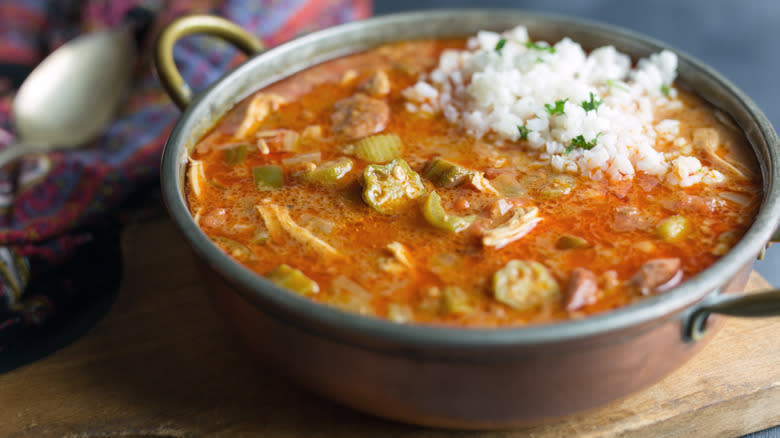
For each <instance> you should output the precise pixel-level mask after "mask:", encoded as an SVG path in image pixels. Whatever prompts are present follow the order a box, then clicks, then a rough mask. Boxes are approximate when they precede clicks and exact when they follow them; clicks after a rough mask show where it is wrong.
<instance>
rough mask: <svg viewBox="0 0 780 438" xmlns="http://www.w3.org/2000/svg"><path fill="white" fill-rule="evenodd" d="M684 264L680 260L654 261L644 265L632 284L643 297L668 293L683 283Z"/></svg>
mask: <svg viewBox="0 0 780 438" xmlns="http://www.w3.org/2000/svg"><path fill="white" fill-rule="evenodd" d="M681 265H682V262H680V259H679V258H668V259H653V260H650V261H648V262H646V263H645V264H644V265H642V266H641V267H640V268H639V270H638V271H636V274H634V276H633V277H632V278H631V282H632V283H633V284H634V285H636V286H637V287H638V288H639V291H640V292H641V293H642V295H650V294H652V293H661V292H666V291H668V290H669V289H671V288H673V287H675V286H677V285H678V284H680V281H682V277H683V272H682V269H680V267H681Z"/></svg>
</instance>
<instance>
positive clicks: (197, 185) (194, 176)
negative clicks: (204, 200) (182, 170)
mask: <svg viewBox="0 0 780 438" xmlns="http://www.w3.org/2000/svg"><path fill="white" fill-rule="evenodd" d="M187 173H188V176H189V179H190V188H191V189H192V193H194V194H195V196H196V197H198V198H200V194H201V191H202V187H203V185H202V184H203V181H204V180H205V179H206V175H205V174H204V173H203V162H202V161H198V160H193V159H190V169H189V172H187Z"/></svg>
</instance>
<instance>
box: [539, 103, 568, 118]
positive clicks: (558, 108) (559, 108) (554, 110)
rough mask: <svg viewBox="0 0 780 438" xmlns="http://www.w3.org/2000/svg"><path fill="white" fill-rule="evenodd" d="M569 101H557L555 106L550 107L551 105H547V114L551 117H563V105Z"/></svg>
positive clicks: (545, 105)
mask: <svg viewBox="0 0 780 438" xmlns="http://www.w3.org/2000/svg"><path fill="white" fill-rule="evenodd" d="M568 100H569V99H563V100H556V101H555V106H553V105H550V104H549V103H545V104H544V107H545V108H546V109H547V112H548V113H550V115H551V116H552V115H555V114H561V115H563V114H564V112H563V105H565V104H566V102H567V101H568Z"/></svg>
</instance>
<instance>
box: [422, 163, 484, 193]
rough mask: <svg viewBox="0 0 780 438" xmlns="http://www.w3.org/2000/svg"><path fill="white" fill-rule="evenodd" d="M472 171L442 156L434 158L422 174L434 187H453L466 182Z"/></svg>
mask: <svg viewBox="0 0 780 438" xmlns="http://www.w3.org/2000/svg"><path fill="white" fill-rule="evenodd" d="M473 175H474V171H473V170H471V169H467V168H465V167H463V166H459V165H457V164H455V163H453V162H450V161H447V160H445V159H443V158H434V159H433V161H431V164H430V165H429V166H428V169H427V170H426V171H425V174H424V175H423V176H424V177H425V179H427V180H428V181H430V182H432V183H433V184H434V185H435V186H436V187H445V188H446V187H455V186H458V185H460V184H463V183H464V182H466V180H467V179H468V178H470V177H471V176H473Z"/></svg>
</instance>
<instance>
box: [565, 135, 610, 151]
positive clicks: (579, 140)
mask: <svg viewBox="0 0 780 438" xmlns="http://www.w3.org/2000/svg"><path fill="white" fill-rule="evenodd" d="M601 134H602V133H601V132H599V133H598V134H596V137H595V138H594V139H593V140H591V141H587V140H585V136H584V135H582V134H580V135H578V136H576V137H574V138H572V139H571V144H570V145H568V146H566V149H565V151H564V153H566V154H568V153H569V152H571V151H573V150H574V149H576V148H580V149H585V150H586V151H587V150H591V149H593V148H595V147H596V141H598V139H599V137H600V136H601Z"/></svg>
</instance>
